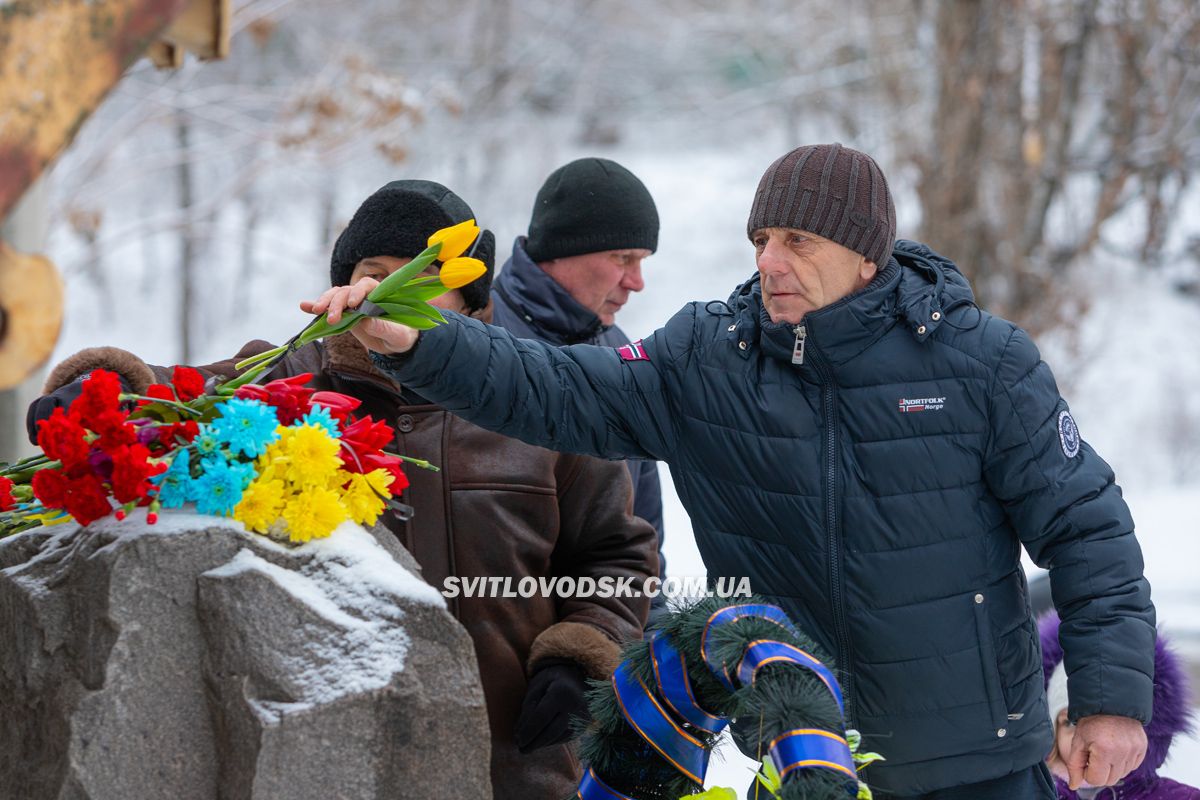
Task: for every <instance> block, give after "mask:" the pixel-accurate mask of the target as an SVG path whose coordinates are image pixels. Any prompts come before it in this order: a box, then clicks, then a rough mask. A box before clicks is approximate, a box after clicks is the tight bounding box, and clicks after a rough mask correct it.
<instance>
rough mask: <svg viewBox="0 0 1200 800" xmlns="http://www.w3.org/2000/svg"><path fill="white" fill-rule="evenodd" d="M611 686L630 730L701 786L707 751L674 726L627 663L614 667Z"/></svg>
mask: <svg viewBox="0 0 1200 800" xmlns="http://www.w3.org/2000/svg"><path fill="white" fill-rule="evenodd" d="M612 683H613V689H614V691H615V692H616V695H617V703H618V704H619V705H620V707H621V713H622V714H623V715H624V716H625V720H626V721H627V722H628V723H629V724H630V725H631V726H632V727H633V729H634V730H636V731H637V732H638V734H639V735H640V736H641V737H642V738H643V739H645V740H646V743H647V744H649V745H650V746H651V747H653V748H654V749H655V750H657V751H658V752H659V755H661V756H662V757H663V758H665V759H666V760H667V761H669V762H671V765H672V766H673V767H675V769H677V770H679V771H680V772H682V773H683V774H684V775H686V776H687V777H688V778H690V779H691V780H692V781H693V782H695V783H698V784H700V785H704V773H705V772H707V771H708V756H709V750H708V748H706V747H705V746H704V744H703V743H702V742H700V741H699V740H698V739H696V738H695V737H694V736H692V735H691V734H689V733H688V732H687V731H685V730H684V729H683V728H681V727H679V725H677V724H676V723H675V720H673V719H672V718H671V715H670V714H668V713H667V711H666V710H665V709H664V708H663V707H662V706H661V705H660V704H659V702H658V700H657V699H655V697H654V695H653V693H651V691H650V690H649V689H648V688H647V687H646V684H645V683H643V682H642V680H641V679H640V678H638V677H637V676H636V675H634V674H633V671H632V669H630V667H629V662H627V661H625V662H622V663H621V665H620V666H619V667H617V670H616V672H614V673H613V676H612Z"/></svg>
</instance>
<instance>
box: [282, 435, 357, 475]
mask: <svg viewBox="0 0 1200 800" xmlns="http://www.w3.org/2000/svg"><path fill="white" fill-rule="evenodd" d="M282 446H283V454H284V456H285V457H286V459H287V460H286V462H285V463H284V469H285V473H284V474H285V475H286V477H287V480H288V481H290V482H291V483H294V484H298V485H300V486H326V485H327V484H328V483H329V479H330V478H331V477H332V476H333V475H334V474H335V473H336V472H337V471H338V470H339V469H340V468H341V466H342V460H341V459H340V458H338V450H339V449H340V448H339V445H338V441H337V439H334V438H333V437H332V436H330V435H329V432H328V431H326V430H325V429H324V428H322V427H320V426H318V425H301V426H300V427H298V428H291V429H289V435H288V436H287V437H286V438H285V439H284V440H283V441H282ZM277 463H279V462H277Z"/></svg>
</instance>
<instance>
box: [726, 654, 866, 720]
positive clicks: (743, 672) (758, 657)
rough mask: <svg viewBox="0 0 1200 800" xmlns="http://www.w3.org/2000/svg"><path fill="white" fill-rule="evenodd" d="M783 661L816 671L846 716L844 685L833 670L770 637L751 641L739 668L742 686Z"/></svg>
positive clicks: (739, 679) (739, 678)
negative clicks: (772, 665)
mask: <svg viewBox="0 0 1200 800" xmlns="http://www.w3.org/2000/svg"><path fill="white" fill-rule="evenodd" d="M781 661H782V662H785V663H790V664H797V665H799V666H801V667H804V668H805V669H810V670H812V671H813V672H815V673H816V674H817V677H818V678H820V679H821V682H822V683H824V684H825V686H826V687H827V688H828V689H829V691H830V693H831V694H832V695H833V699H834V700H836V701H837V704H838V710H839V711H840V712H842V715H843V716H845V714H846V707H845V702H844V701H843V700H842V687H841V686H840V685H839V684H838V681H837V677H836V676H835V675H834V674H833V671H832V670H830V669H829V667H827V666H825V665H824V664H822V663H821V662H820V661H819V660H818V659H816V658H814V657H813V656H811V655H809V654H808V653H806V652H804V651H803V650H801V649H800V648H799V647H796V646H795V645H790V644H785V643H783V642H776V641H772V640H770V639H758V640H757V641H753V642H751V643H750V644H749V646H748V647H747V648H746V652H745V654H744V655H743V656H742V663H741V664H740V665H739V666H738V669H737V678H738V682H739V683H740V684H741V685H742V686H748V685H749V684H751V683H753V682H754V679H755V678H756V677H758V671H759V670H760V669H762V668H763V667H765V666H766V665H767V664H772V663H776V662H781Z"/></svg>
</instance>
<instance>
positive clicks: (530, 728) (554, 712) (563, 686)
mask: <svg viewBox="0 0 1200 800" xmlns="http://www.w3.org/2000/svg"><path fill="white" fill-rule="evenodd" d="M586 677H587V676H586V675H584V672H583V668H582V667H580V666H579V665H578V664H576V663H575V662H574V661H571V660H570V659H568V658H547V659H545V660H544V661H541V662H540V663H539V665H538V669H537V672H535V673H533V677H532V678H530V679H529V688H528V689H526V690H525V702H524V703H523V704H522V705H521V716H520V718H519V719H518V720H517V749H518V750H520V751H521V752H522V753H531V752H533V751H534V750H537V749H538V748H540V747H548V746H549V745H552V744H559V743H561V742H565V741H567V740H568V739H570V738H571V736H572V733H573V732H572V730H571V720H572V718H578V719H580V720H582V721H586V720H588V719H590V715H589V714H588V708H587V701H586V700H585V699H584V692H585V691H587V683H586Z"/></svg>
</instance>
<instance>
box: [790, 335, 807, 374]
mask: <svg viewBox="0 0 1200 800" xmlns="http://www.w3.org/2000/svg"><path fill="white" fill-rule="evenodd" d="M792 332H793V333H795V334H796V343H795V344H794V345H792V363H793V364H796V365H800V364H803V363H804V343H805V341H806V340H807V338H808V331H807V330H806V329H805V327H804V326H803V325H797V326H796V327H795V328H792Z"/></svg>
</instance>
